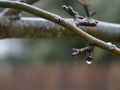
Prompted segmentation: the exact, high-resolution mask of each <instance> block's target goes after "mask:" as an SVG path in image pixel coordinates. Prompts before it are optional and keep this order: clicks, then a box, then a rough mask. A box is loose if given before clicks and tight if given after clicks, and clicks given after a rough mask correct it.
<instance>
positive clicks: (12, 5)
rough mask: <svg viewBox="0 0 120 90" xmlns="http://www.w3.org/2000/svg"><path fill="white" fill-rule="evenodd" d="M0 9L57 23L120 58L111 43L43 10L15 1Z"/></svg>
mask: <svg viewBox="0 0 120 90" xmlns="http://www.w3.org/2000/svg"><path fill="white" fill-rule="evenodd" d="M0 7H4V8H15V9H20V10H22V11H26V12H29V13H31V14H34V15H36V16H38V17H42V18H44V19H47V20H50V21H52V22H54V23H57V24H59V25H61V26H63V27H64V28H67V29H68V30H70V31H71V32H73V33H74V34H75V35H76V36H77V37H78V38H82V39H84V40H85V41H87V42H88V43H90V44H92V45H95V46H98V47H100V48H102V49H105V50H107V51H110V52H112V53H114V54H116V55H119V56H120V49H119V48H118V47H116V46H115V45H113V44H111V43H106V42H104V41H102V40H100V39H97V38H95V37H93V36H91V35H89V34H88V33H86V32H84V31H83V30H81V29H80V28H79V27H77V26H76V25H75V24H71V23H70V22H68V21H65V20H64V18H62V17H60V16H58V15H56V14H53V13H50V12H47V11H44V10H42V9H39V8H37V7H34V6H31V5H28V4H25V3H21V2H15V1H0ZM98 23H99V22H98Z"/></svg>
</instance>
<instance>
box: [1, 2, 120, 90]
mask: <svg viewBox="0 0 120 90" xmlns="http://www.w3.org/2000/svg"><path fill="white" fill-rule="evenodd" d="M87 1H88V2H89V3H90V5H91V7H90V9H92V10H96V11H97V14H96V15H95V17H94V18H96V19H98V20H102V21H108V22H113V23H120V17H119V16H120V10H119V8H120V0H114V1H113V0H87ZM64 4H66V5H70V6H72V7H73V8H74V9H75V10H78V11H79V12H80V13H81V14H82V15H85V13H84V10H83V8H82V7H81V6H80V5H79V3H78V2H77V0H41V1H40V2H38V3H36V4H35V6H37V7H40V8H42V9H44V10H47V11H50V12H52V13H55V14H58V15H60V16H62V17H65V18H66V17H67V18H68V17H70V16H69V15H68V14H67V13H66V12H65V11H64V10H62V9H61V6H62V5H64ZM22 14H23V16H24V17H26V16H27V17H34V15H31V14H28V13H26V12H22ZM85 45H86V44H85V43H84V42H83V41H77V40H57V39H54V40H51V39H3V40H0V90H120V57H118V56H115V55H113V54H111V53H109V52H106V51H104V50H102V49H100V48H95V50H94V60H93V63H92V64H91V65H87V64H86V62H85V55H81V56H78V57H76V58H73V57H72V56H71V51H72V48H74V47H76V48H81V47H83V46H85ZM117 46H118V47H119V44H118V45H117Z"/></svg>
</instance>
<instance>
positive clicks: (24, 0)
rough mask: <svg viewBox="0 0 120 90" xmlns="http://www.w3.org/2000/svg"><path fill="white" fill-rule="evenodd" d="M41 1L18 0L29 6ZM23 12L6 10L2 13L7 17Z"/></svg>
mask: <svg viewBox="0 0 120 90" xmlns="http://www.w3.org/2000/svg"><path fill="white" fill-rule="evenodd" d="M37 1H39V0H18V2H23V3H28V4H33V3H35V2H37ZM20 12H21V10H16V9H11V8H8V9H5V10H4V11H2V15H4V16H6V15H18V14H19V13H20Z"/></svg>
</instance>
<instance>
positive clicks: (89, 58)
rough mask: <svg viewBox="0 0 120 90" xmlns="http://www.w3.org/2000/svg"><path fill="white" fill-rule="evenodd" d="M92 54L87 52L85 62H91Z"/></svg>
mask: <svg viewBox="0 0 120 90" xmlns="http://www.w3.org/2000/svg"><path fill="white" fill-rule="evenodd" d="M92 60H93V59H92V55H91V54H89V55H88V56H87V57H86V63H87V64H92Z"/></svg>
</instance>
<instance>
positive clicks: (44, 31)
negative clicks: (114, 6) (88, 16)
mask: <svg viewBox="0 0 120 90" xmlns="http://www.w3.org/2000/svg"><path fill="white" fill-rule="evenodd" d="M65 20H66V21H68V22H70V23H73V24H74V21H73V19H65ZM0 27H1V28H0V29H1V31H3V33H1V31H0V38H58V39H76V40H78V38H77V37H76V36H75V34H73V33H72V32H70V31H69V30H68V29H66V28H64V27H61V26H59V25H57V24H55V23H52V22H50V21H48V20H45V19H42V18H33V17H32V18H30V17H22V18H21V19H20V20H13V21H11V22H10V23H8V24H7V25H6V26H5V25H4V24H3V25H1V24H0ZM6 28H7V29H9V35H8V34H6V33H5V30H6ZM80 28H82V30H84V31H85V32H87V33H89V34H91V35H93V36H94V37H96V38H99V39H101V40H105V41H107V42H114V43H120V25H118V24H112V23H107V22H101V21H99V24H98V25H97V26H96V27H83V26H80ZM17 29H19V30H17Z"/></svg>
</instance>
